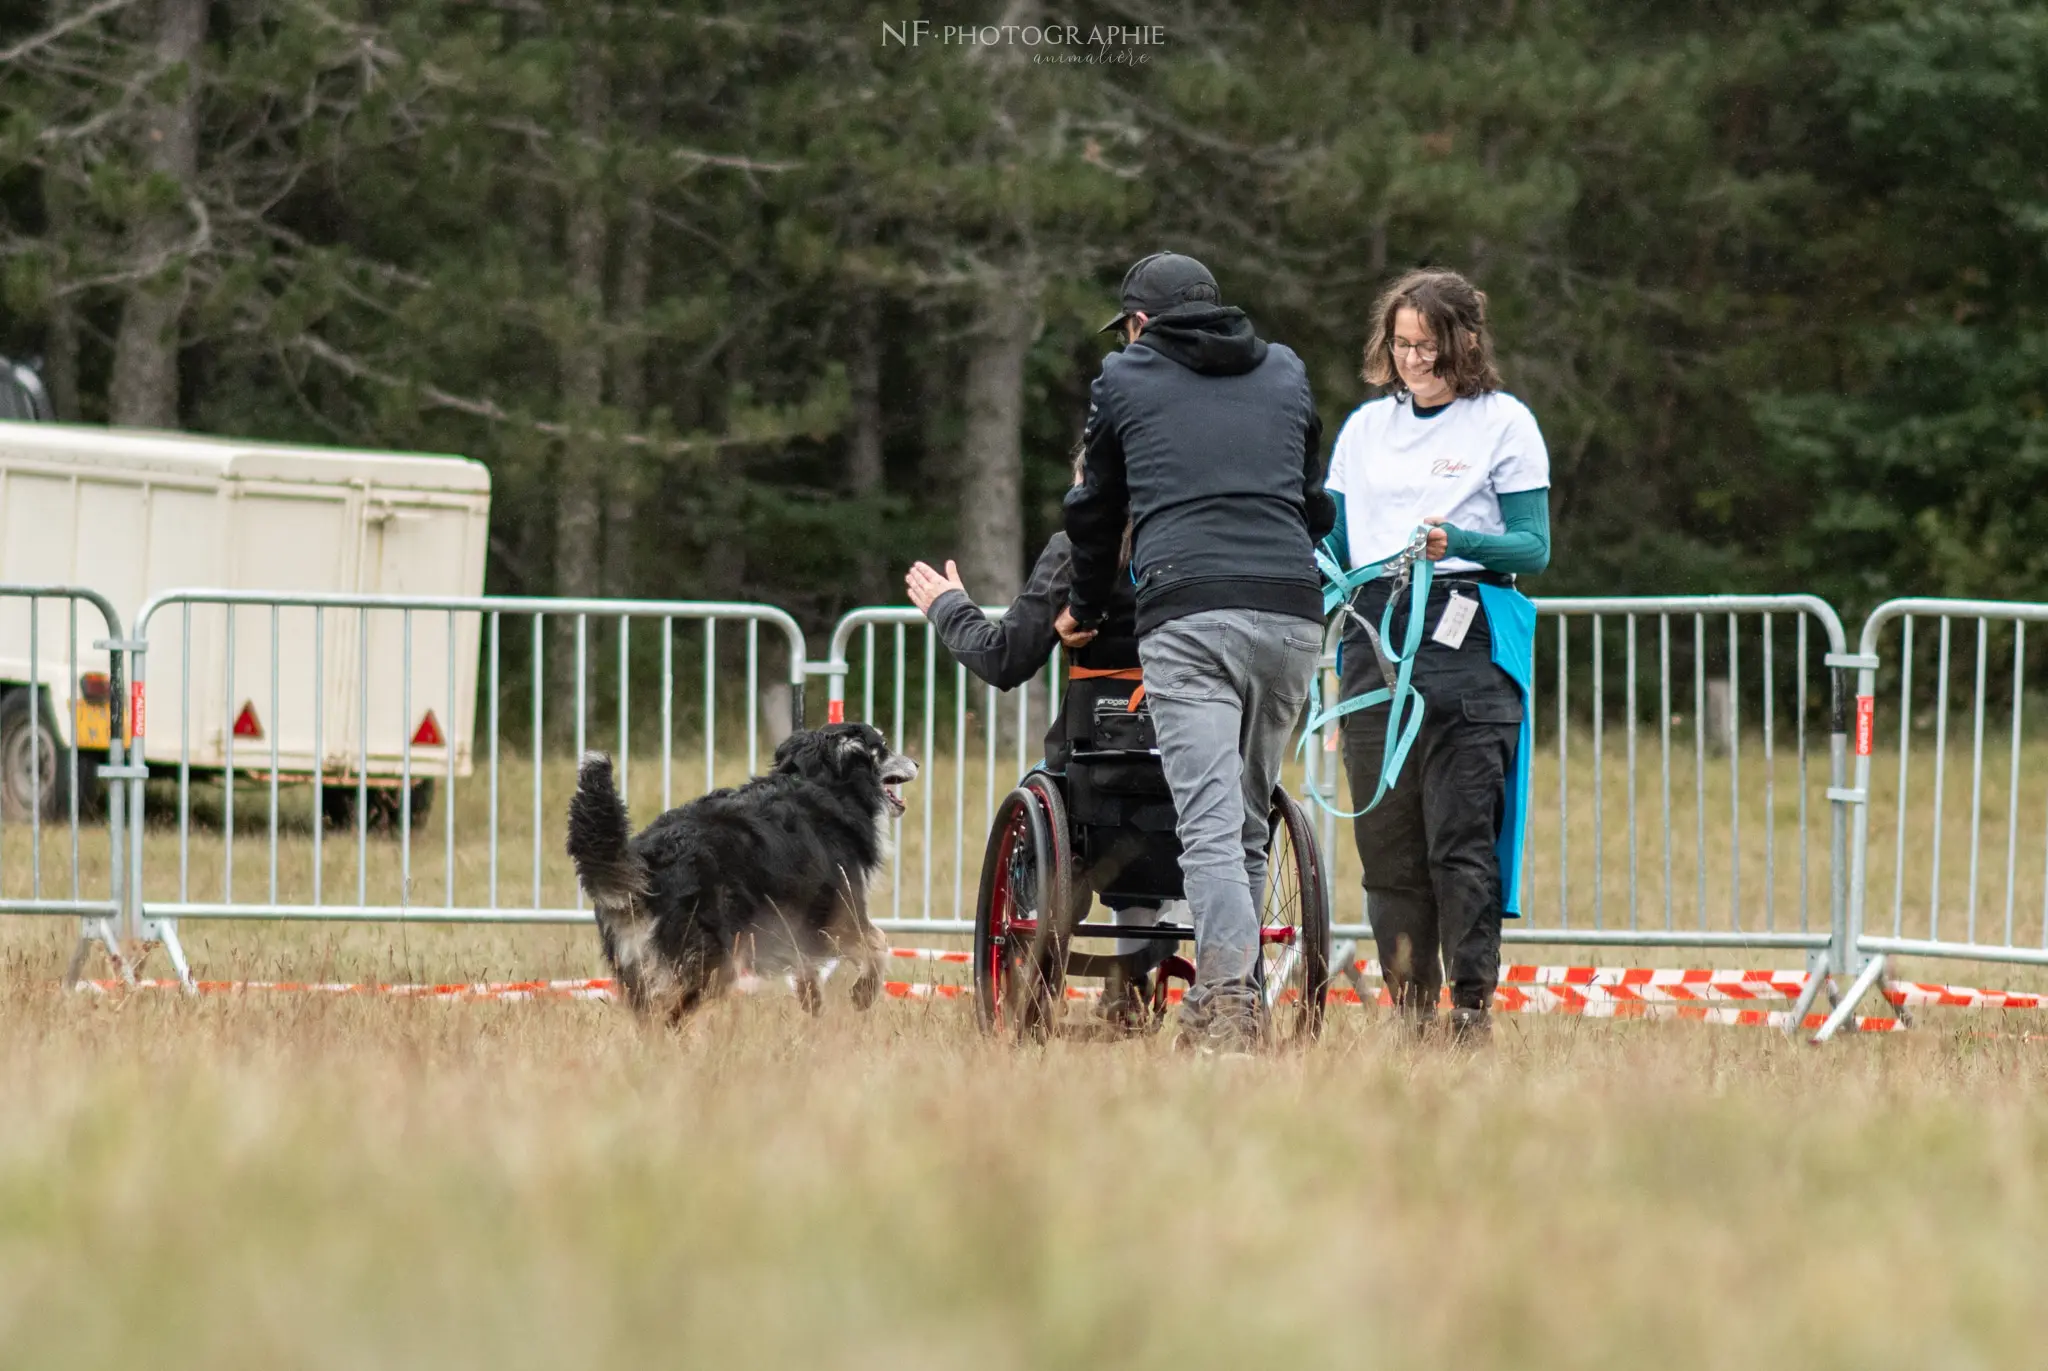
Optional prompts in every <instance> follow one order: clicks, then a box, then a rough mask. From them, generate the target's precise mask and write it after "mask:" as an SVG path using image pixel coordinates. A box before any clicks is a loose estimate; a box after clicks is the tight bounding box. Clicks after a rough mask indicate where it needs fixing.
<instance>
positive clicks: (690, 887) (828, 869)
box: [569, 724, 917, 1023]
mask: <svg viewBox="0 0 2048 1371" xmlns="http://www.w3.org/2000/svg"><path fill="white" fill-rule="evenodd" d="M916 776H917V763H915V762H913V761H911V760H910V759H909V758H908V757H905V756H903V755H902V754H900V753H898V752H896V751H895V750H893V749H892V748H891V747H890V746H889V742H888V740H887V739H886V738H884V737H883V736H882V734H881V732H880V731H879V730H877V729H875V728H872V727H870V726H869V725H867V724H833V725H831V726H830V727H827V728H820V729H807V730H803V731H800V732H797V733H793V734H791V735H790V736H789V738H788V739H787V740H786V741H784V742H783V744H782V746H780V747H778V748H776V749H775V762H774V765H773V767H772V768H771V769H770V770H769V772H768V774H767V775H765V776H757V777H755V778H754V779H753V780H751V781H748V782H747V783H746V784H745V785H743V786H739V787H737V788H735V789H731V790H714V791H712V792H711V793H710V794H709V795H705V796H703V797H701V798H699V799H696V800H692V801H691V802H690V803H689V804H686V805H683V806H681V807H680V808H677V809H671V810H670V811H669V812H668V813H666V814H664V815H662V816H661V817H660V818H658V819H656V820H655V821H654V822H653V823H651V824H649V825H648V826H647V828H646V829H645V830H644V831H643V832H642V833H641V834H640V835H639V836H638V837H634V836H632V827H631V824H630V822H629V821H628V819H627V817H626V805H625V801H624V800H622V799H620V798H619V792H618V788H617V786H616V785H615V784H614V782H613V780H612V761H611V758H610V757H607V756H605V755H604V754H603V753H601V752H593V753H590V754H588V755H586V756H585V757H584V759H583V765H582V768H581V771H580V773H579V775H578V777H577V785H576V796H575V798H574V799H573V800H571V801H570V802H569V856H570V858H571V859H573V860H574V861H575V863H576V876H577V879H579V880H580V881H581V882H582V883H583V889H584V891H585V892H586V893H587V894H588V895H589V896H590V899H591V902H592V903H593V904H595V905H596V907H597V928H598V933H599V935H600V936H601V937H602V939H603V941H604V955H605V960H606V961H607V962H609V963H610V964H611V968H612V972H613V974H614V975H615V976H616V977H617V978H618V982H619V987H620V989H621V990H623V991H624V992H625V996H626V999H627V1002H628V1003H630V1004H631V1005H632V1006H633V1007H634V1008H635V1009H637V1010H639V1011H641V1012H642V1013H647V1014H663V1015H666V1016H667V1018H668V1020H669V1022H671V1023H675V1022H678V1021H680V1020H681V1019H682V1018H683V1016H685V1015H686V1014H688V1013H689V1012H690V1011H691V1010H693V1009H695V1008H697V1006H698V1005H700V1004H702V1003H703V1002H704V1000H705V999H707V998H709V997H710V996H713V995H716V994H719V993H721V992H722V991H724V990H725V989H726V988H727V987H729V986H730V985H731V984H732V983H733V981H734V980H735V979H736V978H737V977H738V976H740V975H742V974H745V973H749V972H769V973H774V972H785V971H786V972H790V973H792V974H794V976H795V977H796V982H797V991H798V994H799V995H800V996H801V997H802V998H803V1001H804V1004H805V1007H806V1008H808V1009H810V1010H811V1011H812V1012H813V1013H816V1012H817V1010H818V1008H819V1004H820V996H819V993H818V983H817V979H816V976H815V974H814V972H813V970H812V967H813V964H814V963H815V962H817V961H819V960H821V959H824V958H828V957H845V958H848V959H850V960H853V961H855V962H857V963H858V964H859V967H860V972H859V975H858V976H857V977H856V979H855V981H854V986H853V998H854V1003H855V1004H857V1005H859V1006H861V1007H862V1008H865V1007H867V1006H868V1005H869V1004H871V1003H872V1002H873V1001H874V997H875V994H876V992H877V991H879V990H880V989H881V985H882V975H883V969H884V958H886V957H887V956H888V952H889V943H888V940H887V939H886V938H885V937H883V935H882V933H881V932H880V930H878V929H877V928H876V927H875V926H874V924H873V923H872V922H871V921H870V920H869V918H868V912H867V896H868V886H869V884H870V883H871V882H872V881H873V880H874V878H875V875H876V873H877V872H878V871H880V870H881V867H882V864H883V862H884V861H886V860H887V855H888V837H889V821H890V820H891V819H893V818H896V817H899V816H900V815H902V813H903V811H904V802H903V793H902V787H903V786H904V784H905V783H906V782H908V781H911V780H913V779H915V778H916Z"/></svg>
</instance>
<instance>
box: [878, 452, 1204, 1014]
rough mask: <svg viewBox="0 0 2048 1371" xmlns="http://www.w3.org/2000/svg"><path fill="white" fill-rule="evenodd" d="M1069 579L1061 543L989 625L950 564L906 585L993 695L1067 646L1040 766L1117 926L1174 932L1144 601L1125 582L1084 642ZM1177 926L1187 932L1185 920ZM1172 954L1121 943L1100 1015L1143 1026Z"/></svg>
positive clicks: (1169, 831)
mask: <svg viewBox="0 0 2048 1371" xmlns="http://www.w3.org/2000/svg"><path fill="white" fill-rule="evenodd" d="M1077 468H1078V461H1077ZM1129 545H1130V542H1129V536H1128V534H1127V535H1126V537H1125V547H1126V548H1128V547H1129ZM1071 579H1072V545H1071V544H1069V543H1068V541H1067V535H1066V534H1065V533H1055V534H1053V535H1052V537H1051V538H1050V539H1049V540H1047V542H1046V545H1045V550H1044V551H1043V552H1041V553H1039V555H1038V561H1037V562H1036V564H1034V565H1033V567H1032V568H1031V575H1030V577H1029V579H1028V580H1027V581H1026V582H1025V585H1024V589H1023V591H1022V592H1020V593H1019V594H1018V596H1017V598H1016V600H1015V601H1013V602H1012V603H1011V605H1010V607H1009V608H1008V609H1007V610H1005V611H1004V613H1003V617H1002V618H1001V619H998V620H995V621H993V622H991V621H990V620H989V618H988V617H987V616H986V615H984V614H983V613H982V611H981V609H980V607H979V606H978V605H977V604H976V603H975V601H974V599H973V598H972V597H971V596H970V595H969V594H968V593H967V588H966V586H965V585H964V584H962V582H961V579H960V571H959V568H958V567H957V566H956V565H955V564H954V563H952V562H950V561H949V562H947V563H946V570H945V572H944V574H941V573H940V572H938V571H936V570H934V569H933V568H932V567H930V566H928V565H927V564H925V563H923V562H919V563H917V564H916V565H915V566H913V567H912V568H911V569H910V571H909V573H908V574H907V575H906V576H905V577H904V584H905V586H906V587H907V588H908V590H909V592H910V599H911V603H913V604H915V605H916V606H917V607H918V609H919V610H920V611H922V612H923V613H924V615H925V616H926V617H927V618H928V619H930V620H931V622H932V627H933V629H934V630H935V631H936V632H937V633H938V635H939V639H940V641H942V642H943V643H945V645H946V649H947V651H949V652H951V653H952V654H953V657H954V659H955V660H956V661H958V662H959V663H960V664H961V665H962V666H964V667H966V668H967V670H969V671H971V672H972V673H974V675H976V676H978V677H979V678H981V679H982V680H984V681H986V682H988V683H989V684H990V685H992V686H994V687H995V688H996V689H998V690H1011V689H1014V688H1016V687H1017V686H1020V685H1023V684H1025V683H1026V682H1028V681H1030V680H1032V679H1033V678H1034V677H1036V676H1037V675H1038V673H1039V672H1040V671H1042V670H1044V669H1045V665H1046V663H1047V662H1049V661H1050V660H1051V659H1052V653H1053V649H1054V648H1055V647H1057V646H1059V645H1060V643H1061V642H1062V641H1063V640H1064V641H1066V642H1067V643H1068V644H1069V645H1070V647H1071V651H1070V655H1069V661H1068V667H1067V686H1066V694H1065V696H1064V698H1063V700H1062V703H1061V708H1060V710H1059V712H1058V714H1056V715H1055V716H1054V718H1053V720H1052V722H1051V726H1050V727H1049V728H1048V729H1047V730H1046V734H1045V767H1046V769H1047V770H1048V771H1050V772H1053V773H1054V774H1056V775H1060V776H1061V777H1063V778H1064V780H1065V782H1066V784H1065V793H1066V799H1067V806H1068V812H1069V817H1070V819H1071V821H1072V823H1073V826H1074V828H1075V830H1076V837H1077V841H1078V842H1079V844H1080V848H1081V850H1080V852H1079V854H1078V856H1079V858H1080V860H1081V864H1082V867H1083V869H1084V870H1086V871H1087V873H1088V877H1089V885H1090V886H1091V888H1092V889H1094V890H1095V891H1097V892H1099V893H1100V894H1101V895H1102V897H1103V903H1105V904H1106V905H1108V906H1109V908H1110V910H1111V911H1112V914H1113V916H1114V918H1115V920H1116V922H1117V923H1119V924H1124V925H1133V926H1139V925H1148V924H1154V923H1164V922H1168V921H1169V918H1168V915H1169V913H1170V912H1171V911H1170V910H1169V906H1170V905H1177V903H1178V901H1179V898H1180V887H1181V878H1180V863H1179V858H1180V842H1179V839H1178V838H1177V837H1176V836H1175V831H1174V808H1173V799H1172V796H1171V794H1170V793H1169V792H1168V790H1167V786H1166V775H1165V772H1164V770H1163V769H1162V768H1161V767H1160V764H1159V758H1158V754H1157V740H1156V739H1155V737H1154V735H1153V732H1152V715H1151V711H1150V710H1149V709H1147V708H1146V707H1145V702H1144V694H1145V687H1144V683H1143V680H1142V679H1141V677H1140V675H1139V670H1138V633H1137V605H1138V602H1137V596H1136V593H1135V591H1134V590H1133V588H1132V586H1131V584H1130V580H1129V577H1127V576H1126V577H1124V578H1122V579H1121V580H1120V581H1119V583H1118V586H1117V588H1116V590H1115V591H1114V593H1113V597H1112V603H1111V606H1110V610H1109V615H1108V618H1107V619H1106V620H1105V621H1104V622H1103V623H1102V624H1101V625H1100V626H1099V627H1098V628H1097V629H1096V630H1095V631H1094V632H1092V633H1090V632H1083V631H1080V630H1078V629H1076V628H1075V626H1074V622H1073V618H1072V616H1071V615H1069V614H1068V613H1067V609H1066V604H1067V587H1068V586H1069V585H1070V584H1071ZM1171 921H1173V922H1184V911H1183V917H1182V918H1180V919H1173V920H1171ZM1171 950H1172V945H1171V944H1170V943H1167V942H1164V941H1162V940H1159V939H1139V938H1119V939H1117V940H1116V946H1115V952H1114V953H1113V955H1114V957H1115V959H1116V965H1115V968H1114V970H1113V971H1112V973H1111V974H1110V975H1109V977H1108V978H1107V982H1108V983H1107V984H1106V985H1105V987H1104V990H1103V1000H1102V1003H1103V1014H1104V1016H1105V1017H1107V1018H1109V1019H1110V1020H1111V1021H1112V1022H1120V1023H1135V1022H1137V1021H1139V1020H1141V1019H1142V1018H1143V1015H1144V1012H1145V1011H1144V1007H1143V1006H1144V1004H1145V997H1146V995H1147V992H1148V986H1149V981H1150V977H1151V975H1152V973H1153V972H1154V971H1155V970H1156V969H1157V968H1158V966H1159V963H1160V962H1161V961H1162V960H1164V958H1165V956H1166V954H1167V953H1168V952H1170V951H1171Z"/></svg>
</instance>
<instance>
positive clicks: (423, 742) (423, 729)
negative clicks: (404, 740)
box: [412, 709, 448, 747]
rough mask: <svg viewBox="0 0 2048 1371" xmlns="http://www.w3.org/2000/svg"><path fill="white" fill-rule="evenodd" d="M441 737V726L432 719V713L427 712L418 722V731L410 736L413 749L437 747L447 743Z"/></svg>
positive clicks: (430, 711) (431, 711)
mask: <svg viewBox="0 0 2048 1371" xmlns="http://www.w3.org/2000/svg"><path fill="white" fill-rule="evenodd" d="M447 741H448V740H447V739H446V738H443V737H442V736H441V725H440V724H439V723H438V722H437V721H436V720H435V718H434V711H433V710H431V709H430V710H428V711H427V717H426V718H424V719H422V720H420V727H419V731H418V732H417V733H415V734H413V735H412V745H413V746H414V747H439V746H441V745H442V744H443V743H445V742H447Z"/></svg>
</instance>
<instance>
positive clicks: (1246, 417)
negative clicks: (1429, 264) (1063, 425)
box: [1066, 304, 1337, 635]
mask: <svg viewBox="0 0 2048 1371" xmlns="http://www.w3.org/2000/svg"><path fill="white" fill-rule="evenodd" d="M1090 400H1091V404H1090V408H1089V413H1088V427H1087V431H1086V434H1085V436H1084V441H1085V443H1086V446H1087V461H1086V467H1085V473H1084V476H1083V478H1082V481H1081V484H1080V485H1078V486H1075V487H1074V488H1073V489H1072V490H1070V491H1068V492H1067V497H1066V528H1067V536H1068V537H1069V538H1070V539H1072V541H1073V545H1074V551H1073V557H1074V582H1073V592H1072V599H1071V605H1072V608H1073V612H1074V617H1075V618H1076V619H1077V620H1079V621H1080V622H1081V623H1083V624H1089V623H1092V622H1094V621H1096V620H1098V619H1099V618H1101V617H1102V616H1103V614H1105V613H1106V612H1107V608H1108V600H1109V595H1110V590H1111V585H1112V582H1113V581H1114V579H1115V577H1116V576H1117V575H1118V574H1119V572H1118V568H1117V552H1118V548H1119V546H1120V544H1121V542H1122V539H1123V530H1124V520H1125V517H1126V511H1127V510H1128V512H1129V516H1130V517H1131V519H1132V520H1133V521H1134V523H1135V535H1134V540H1133V543H1132V551H1131V570H1132V572H1133V573H1134V574H1135V576H1136V578H1137V597H1138V618H1137V631H1138V633H1139V634H1140V635H1143V634H1145V633H1146V632H1149V631H1150V630H1151V629H1153V628H1156V627H1157V626H1158V625H1160V624H1163V623H1165V622H1167V621H1168V620H1171V619H1177V618H1180V617H1181V616H1182V615H1186V614H1193V613H1196V612H1198V611H1201V610H1206V609H1263V610H1271V611H1274V612H1277V613H1281V614H1289V615H1293V616H1296V617H1298V618H1302V619H1308V620H1311V621H1313V622H1316V623H1320V622H1322V617H1323V599H1322V589H1321V577H1320V576H1319V575H1318V574H1317V571H1316V565H1315V553H1314V546H1315V543H1316V540H1317V539H1319V538H1321V537H1323V536H1324V535H1325V534H1327V533H1328V532H1329V531H1330V529H1331V528H1332V527H1334V526H1335V524H1336V521H1337V507H1336V502H1335V501H1334V500H1332V499H1331V498H1330V496H1329V495H1328V493H1326V492H1325V491H1324V490H1323V476H1324V464H1323V460H1322V435H1323V426H1322V421H1321V420H1320V419H1318V418H1317V416H1316V406H1315V397H1314V396H1313V395H1312V394H1311V393H1310V391H1309V384H1308V372H1307V370H1306V369H1305V368H1304V367H1303V366H1302V363H1301V359H1300V358H1299V357H1297V356H1296V355H1295V354H1294V352H1293V351H1292V350H1290V349H1289V348H1287V347H1284V346H1282V345H1281V344H1279V343H1267V342H1265V341H1264V340H1263V339H1261V338H1259V337H1258V335H1257V334H1255V333H1254V332H1253V331H1252V325H1251V320H1249V319H1247V318H1246V317H1245V314H1244V311H1243V310H1240V309H1235V308H1231V307H1229V306H1221V305H1208V304H1195V305H1183V306H1180V307H1179V308H1177V309H1173V310H1169V311H1167V312H1166V313H1164V314H1161V315H1160V316H1158V317H1157V318H1155V319H1153V320H1152V321H1151V322H1150V323H1149V324H1148V325H1147V326H1146V329H1145V331H1144V332H1143V333H1141V334H1140V335H1139V336H1138V341H1137V342H1135V343H1132V344H1130V345H1129V346H1127V347H1126V348H1124V350H1123V351H1122V352H1120V353H1112V354H1111V355H1110V356H1108V357H1106V358H1104V359H1103V362H1102V374H1101V375H1099V376H1097V377H1096V378H1095V384H1094V386H1093V387H1092V388H1091V390H1090Z"/></svg>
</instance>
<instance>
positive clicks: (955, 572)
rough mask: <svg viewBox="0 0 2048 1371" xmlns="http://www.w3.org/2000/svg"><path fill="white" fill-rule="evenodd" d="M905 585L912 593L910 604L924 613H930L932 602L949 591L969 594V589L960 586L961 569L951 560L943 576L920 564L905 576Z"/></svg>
mask: <svg viewBox="0 0 2048 1371" xmlns="http://www.w3.org/2000/svg"><path fill="white" fill-rule="evenodd" d="M903 584H904V586H905V587H906V588H908V589H909V591H910V603H912V604H914V605H916V606H917V607H918V609H919V611H920V612H924V613H929V612H930V611H931V607H932V602H933V601H934V600H937V599H938V598H939V597H940V596H941V595H944V594H945V593H946V592H947V591H949V590H957V591H959V592H960V593H961V594H962V595H966V594H967V587H966V586H964V585H962V584H960V568H959V567H958V566H957V565H955V564H954V563H953V562H952V561H950V560H949V561H948V562H947V563H946V574H945V575H943V576H941V575H939V573H938V572H936V571H933V570H932V569H931V568H930V567H928V566H926V565H925V564H924V563H923V562H919V563H918V564H917V565H916V566H914V567H912V568H911V569H910V570H909V572H908V573H906V574H905V576H904V577H903ZM968 598H970V599H972V598H973V597H972V596H969V597H968Z"/></svg>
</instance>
